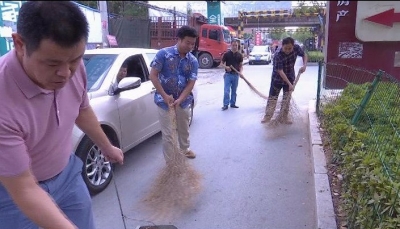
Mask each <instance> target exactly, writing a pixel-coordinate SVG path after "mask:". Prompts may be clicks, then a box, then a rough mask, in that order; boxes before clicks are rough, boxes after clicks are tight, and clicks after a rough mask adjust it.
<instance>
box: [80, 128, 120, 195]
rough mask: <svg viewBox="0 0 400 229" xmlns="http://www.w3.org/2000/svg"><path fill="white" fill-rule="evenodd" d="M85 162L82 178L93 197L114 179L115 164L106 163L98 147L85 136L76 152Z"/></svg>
mask: <svg viewBox="0 0 400 229" xmlns="http://www.w3.org/2000/svg"><path fill="white" fill-rule="evenodd" d="M76 155H77V156H78V157H79V158H80V159H81V160H82V161H83V168H82V177H83V180H84V181H85V183H86V185H87V187H88V190H89V192H90V194H91V195H95V194H97V193H99V192H101V191H103V190H104V189H105V188H107V186H108V185H109V184H110V182H111V180H112V177H113V164H112V163H110V162H108V161H106V159H105V157H104V155H103V154H102V152H101V150H100V149H99V147H98V146H96V145H95V144H94V143H93V142H92V140H90V138H89V137H87V136H85V137H84V138H83V139H82V142H81V143H80V144H79V147H78V148H77V150H76Z"/></svg>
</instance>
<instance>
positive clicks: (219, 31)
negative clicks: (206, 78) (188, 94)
mask: <svg viewBox="0 0 400 229" xmlns="http://www.w3.org/2000/svg"><path fill="white" fill-rule="evenodd" d="M183 25H190V26H193V27H194V28H195V29H196V30H197V32H198V34H199V39H198V40H197V42H196V46H195V48H194V50H193V54H194V55H195V56H196V57H197V58H198V61H199V67H200V68H205V69H208V68H212V67H217V66H219V65H220V63H221V60H222V55H223V54H224V53H225V52H226V51H227V50H228V49H229V48H230V45H231V34H230V32H229V29H228V27H226V26H221V25H214V24H208V22H207V18H205V17H204V16H203V15H202V14H199V13H194V14H193V16H192V17H189V19H188V18H186V17H174V18H171V17H156V18H153V19H152V23H151V29H150V38H151V43H150V47H151V48H152V49H161V48H165V47H168V46H173V45H175V44H176V42H177V37H176V32H177V30H178V29H179V28H180V27H182V26H183Z"/></svg>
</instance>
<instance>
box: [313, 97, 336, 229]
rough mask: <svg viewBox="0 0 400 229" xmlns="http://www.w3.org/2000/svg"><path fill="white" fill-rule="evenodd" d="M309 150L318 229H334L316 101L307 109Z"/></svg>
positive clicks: (334, 220) (333, 213)
mask: <svg viewBox="0 0 400 229" xmlns="http://www.w3.org/2000/svg"><path fill="white" fill-rule="evenodd" d="M308 121H309V131H310V149H311V155H312V159H313V166H314V185H315V200H316V215H317V226H318V229H336V228H337V226H336V219H335V212H334V209H333V202H332V196H331V189H330V185H329V179H328V170H327V168H326V158H325V153H324V150H323V145H322V140H321V135H320V131H319V125H320V123H319V120H318V117H317V113H316V101H315V100H311V101H310V103H309V108H308Z"/></svg>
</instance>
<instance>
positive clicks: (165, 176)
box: [142, 107, 202, 220]
mask: <svg viewBox="0 0 400 229" xmlns="http://www.w3.org/2000/svg"><path fill="white" fill-rule="evenodd" d="M169 115H170V119H171V123H172V128H173V129H174V130H176V126H177V125H176V112H175V108H173V107H170V108H169ZM172 140H173V153H172V154H169V153H167V154H166V155H170V157H167V158H166V167H164V168H163V169H162V170H161V171H160V173H159V175H158V176H157V178H156V180H155V183H154V184H153V186H152V187H151V189H150V191H149V192H148V194H147V196H146V197H145V198H144V199H143V202H142V203H143V204H145V205H144V206H143V207H144V210H146V211H148V212H150V213H151V216H150V219H151V220H171V219H172V218H175V217H178V216H179V215H180V214H181V213H183V212H184V211H185V210H187V209H188V208H189V207H191V206H192V205H193V203H194V199H195V197H196V196H197V194H198V193H199V192H200V190H201V178H202V177H201V175H200V174H199V173H198V172H197V171H196V170H195V169H194V168H193V167H192V166H191V165H190V164H189V163H188V162H187V158H186V156H185V154H184V152H182V150H181V149H180V147H179V143H178V136H177V132H176V131H173V134H172Z"/></svg>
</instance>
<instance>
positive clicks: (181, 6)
mask: <svg viewBox="0 0 400 229" xmlns="http://www.w3.org/2000/svg"><path fill="white" fill-rule="evenodd" d="M243 2H244V1H225V4H223V5H222V6H221V8H222V10H223V11H224V12H223V16H225V17H234V15H235V16H236V14H237V11H239V10H241V9H240V6H239V4H241V3H242V4H243ZM245 2H246V5H248V6H249V8H248V9H247V10H249V11H251V10H268V9H271V7H272V9H275V8H281V7H282V6H284V5H287V3H286V2H291V6H297V4H298V1H245ZM318 2H319V3H323V2H326V1H318ZM188 3H190V4H191V6H192V9H196V12H197V13H201V14H203V15H205V16H207V3H206V1H149V4H151V5H155V6H159V7H162V8H168V9H173V8H174V7H175V8H176V10H177V11H180V12H182V13H186V12H187V8H188ZM307 3H308V4H311V1H306V4H307ZM260 5H264V6H265V9H259V8H260ZM267 7H269V8H267ZM150 12H151V15H150V16H167V15H163V14H162V13H160V12H158V11H155V10H150ZM233 14H234V15H233Z"/></svg>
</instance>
